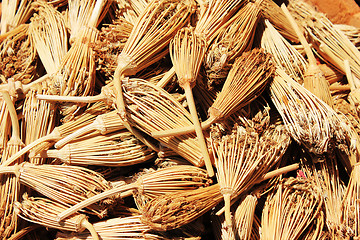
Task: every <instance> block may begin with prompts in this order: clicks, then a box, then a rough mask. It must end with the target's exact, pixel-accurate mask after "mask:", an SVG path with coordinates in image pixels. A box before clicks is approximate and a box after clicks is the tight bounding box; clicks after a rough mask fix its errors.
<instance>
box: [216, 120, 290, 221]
mask: <svg viewBox="0 0 360 240" xmlns="http://www.w3.org/2000/svg"><path fill="white" fill-rule="evenodd" d="M211 140H212V144H211V145H212V148H213V152H214V154H215V165H216V168H217V175H216V177H217V179H218V182H219V185H220V188H221V193H222V194H223V196H224V200H225V219H226V222H227V224H228V225H229V226H231V225H232V220H231V213H230V205H231V199H232V198H235V197H237V196H238V195H240V194H242V193H243V192H245V191H246V190H248V189H250V188H251V187H252V186H253V185H255V183H256V182H257V181H258V180H259V179H260V178H262V177H263V176H264V175H265V174H266V173H267V172H269V171H270V169H271V168H272V167H273V166H274V165H275V164H276V163H277V162H278V161H279V160H280V159H281V157H282V156H283V154H284V153H285V151H286V149H287V147H288V146H289V144H290V136H289V135H288V134H287V132H286V129H285V127H284V126H283V125H277V126H275V127H274V126H273V127H272V128H269V129H267V130H265V132H264V133H263V134H262V135H261V136H260V135H259V134H258V133H257V132H256V131H255V129H252V128H247V129H245V128H243V127H240V126H238V127H236V128H235V129H234V130H233V133H232V134H231V135H225V136H224V137H222V138H221V139H218V140H216V139H213V138H212V139H211Z"/></svg>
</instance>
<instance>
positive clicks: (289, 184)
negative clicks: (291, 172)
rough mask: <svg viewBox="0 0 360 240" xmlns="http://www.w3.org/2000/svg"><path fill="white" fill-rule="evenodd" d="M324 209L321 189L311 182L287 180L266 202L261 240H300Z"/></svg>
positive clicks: (279, 185)
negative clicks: (322, 208) (322, 207)
mask: <svg viewBox="0 0 360 240" xmlns="http://www.w3.org/2000/svg"><path fill="white" fill-rule="evenodd" d="M321 205H322V199H321V197H320V192H319V189H317V188H316V187H315V186H314V183H313V182H312V181H311V180H310V179H301V178H296V179H295V178H288V179H284V180H283V181H282V182H281V183H280V184H278V186H277V187H276V189H274V191H273V192H272V193H271V194H270V195H269V196H268V197H267V199H266V202H265V206H264V209H263V213H262V216H261V232H262V235H261V239H299V237H300V236H301V234H302V233H303V232H304V231H305V229H306V228H307V227H308V226H309V225H310V224H311V223H312V222H313V220H314V218H315V217H316V215H317V214H319V211H320V209H321Z"/></svg>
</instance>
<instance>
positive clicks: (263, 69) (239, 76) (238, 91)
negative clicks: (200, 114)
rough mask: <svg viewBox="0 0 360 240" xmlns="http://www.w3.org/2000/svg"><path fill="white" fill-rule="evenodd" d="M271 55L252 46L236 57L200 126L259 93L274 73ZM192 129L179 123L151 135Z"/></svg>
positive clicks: (227, 113) (190, 130) (225, 113)
mask: <svg viewBox="0 0 360 240" xmlns="http://www.w3.org/2000/svg"><path fill="white" fill-rule="evenodd" d="M274 70H275V69H274V65H273V64H272V62H271V55H270V54H266V53H264V51H263V50H262V49H253V50H252V51H251V52H247V53H244V54H242V55H241V57H239V58H237V59H236V61H235V62H234V64H233V66H232V68H231V70H230V72H229V75H228V77H227V78H226V81H225V83H224V86H223V88H222V90H221V92H220V93H219V94H218V95H217V97H216V99H215V101H214V103H213V104H212V105H211V107H210V109H209V115H210V116H209V118H208V119H207V120H206V121H205V122H203V123H202V124H201V125H202V128H203V129H206V128H209V127H210V125H211V124H212V123H214V122H216V121H221V119H224V118H226V117H229V116H230V115H231V114H232V113H234V112H237V111H238V110H240V109H241V108H243V107H244V106H246V105H248V104H249V103H250V102H252V101H253V100H254V99H255V98H256V97H257V96H259V95H260V94H261V93H262V92H263V91H264V89H265V87H266V86H267V84H268V83H269V82H270V80H271V77H272V75H273V73H274ZM191 132H194V128H193V127H191V126H190V127H189V126H187V127H183V128H180V127H179V126H178V127H177V129H171V130H167V131H162V132H153V133H152V134H151V135H152V136H153V137H168V136H178V135H181V134H186V133H191Z"/></svg>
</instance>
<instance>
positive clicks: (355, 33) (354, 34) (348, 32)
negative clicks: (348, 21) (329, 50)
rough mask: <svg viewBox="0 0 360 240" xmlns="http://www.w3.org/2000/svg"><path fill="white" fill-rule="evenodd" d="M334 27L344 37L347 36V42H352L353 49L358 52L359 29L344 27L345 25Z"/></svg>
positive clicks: (335, 25) (359, 44)
mask: <svg viewBox="0 0 360 240" xmlns="http://www.w3.org/2000/svg"><path fill="white" fill-rule="evenodd" d="M334 27H335V28H336V29H337V30H340V31H341V32H343V33H344V34H345V36H347V37H348V38H349V40H350V41H351V42H352V44H354V45H355V47H356V48H357V49H358V50H360V39H359V34H360V28H358V27H354V26H350V25H345V24H334Z"/></svg>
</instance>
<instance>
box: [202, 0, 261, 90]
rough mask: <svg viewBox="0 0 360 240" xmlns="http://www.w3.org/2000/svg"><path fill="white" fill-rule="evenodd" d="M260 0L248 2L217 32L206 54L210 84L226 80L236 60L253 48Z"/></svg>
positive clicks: (258, 18)
mask: <svg viewBox="0 0 360 240" xmlns="http://www.w3.org/2000/svg"><path fill="white" fill-rule="evenodd" d="M260 1H262V0H257V1H255V3H252V2H249V3H247V4H246V5H245V6H244V7H242V8H241V9H240V10H239V11H238V12H237V13H236V14H235V15H234V16H233V17H232V18H231V19H229V20H228V21H227V22H226V23H225V24H224V25H222V26H221V27H220V28H219V30H218V31H217V32H216V33H215V35H216V38H215V39H214V41H212V43H211V45H210V46H209V50H208V52H207V56H206V65H205V66H206V74H207V78H208V80H207V81H208V84H210V85H211V84H212V82H214V83H215V84H219V83H222V82H223V81H225V79H226V76H227V74H228V72H229V70H230V68H231V64H232V63H233V62H234V60H235V59H236V58H237V57H239V56H240V55H241V54H242V53H243V52H246V51H248V50H249V49H250V48H251V46H252V43H253V39H254V34H255V29H256V26H257V23H258V21H259V20H260V7H259V2H260Z"/></svg>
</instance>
